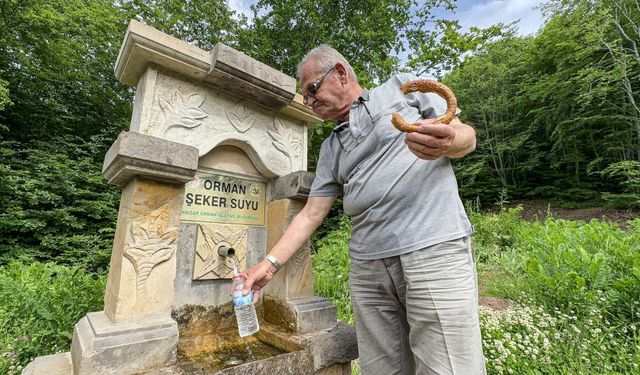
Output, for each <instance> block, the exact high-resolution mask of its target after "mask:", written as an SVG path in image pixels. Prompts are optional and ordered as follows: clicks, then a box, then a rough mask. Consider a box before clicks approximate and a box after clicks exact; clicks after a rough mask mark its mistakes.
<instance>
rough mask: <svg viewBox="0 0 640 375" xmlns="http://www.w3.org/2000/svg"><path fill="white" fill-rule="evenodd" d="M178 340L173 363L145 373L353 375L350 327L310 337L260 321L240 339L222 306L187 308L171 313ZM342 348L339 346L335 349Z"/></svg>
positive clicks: (226, 307)
mask: <svg viewBox="0 0 640 375" xmlns="http://www.w3.org/2000/svg"><path fill="white" fill-rule="evenodd" d="M173 318H174V319H175V320H176V321H177V322H178V327H179V330H180V341H179V343H178V355H177V361H176V363H175V364H173V365H171V366H168V367H165V368H162V369H155V370H153V371H148V372H144V373H141V374H145V375H151V374H154V375H192V374H193V375H245V374H261V375H263V374H265V375H269V374H271V375H284V374H296V375H298V374H327V375H338V374H339V375H343V374H350V373H351V370H350V368H351V366H350V365H349V362H350V361H351V360H352V359H353V358H355V357H356V355H357V354H356V353H357V348H355V346H354V345H347V347H346V348H345V347H344V344H347V343H355V339H354V337H352V336H353V329H351V328H350V327H349V326H347V325H345V324H343V323H338V324H336V326H335V327H332V328H331V329H327V330H324V331H320V332H315V333H310V334H301V335H300V334H295V333H293V332H291V331H290V330H287V329H286V328H283V327H282V326H281V325H277V324H272V323H269V322H266V321H265V320H264V319H260V331H259V332H258V333H256V334H255V335H252V336H249V337H245V338H241V337H240V336H239V335H238V330H237V326H236V322H235V316H234V315H233V308H232V307H231V305H230V304H226V305H223V306H220V307H216V308H211V307H209V308H206V307H202V306H187V307H184V308H181V309H180V310H179V311H177V312H174V314H173ZM340 344H343V345H342V346H343V347H342V348H341V349H339V350H338V348H339V347H340V346H341V345H340Z"/></svg>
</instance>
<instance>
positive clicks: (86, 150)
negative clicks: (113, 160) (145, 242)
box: [0, 137, 120, 270]
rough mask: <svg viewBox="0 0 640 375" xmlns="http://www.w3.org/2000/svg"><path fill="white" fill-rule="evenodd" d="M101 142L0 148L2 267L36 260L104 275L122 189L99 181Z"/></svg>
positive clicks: (5, 145) (3, 145) (4, 145)
mask: <svg viewBox="0 0 640 375" xmlns="http://www.w3.org/2000/svg"><path fill="white" fill-rule="evenodd" d="M102 155H104V147H103V145H101V144H100V143H98V142H89V143H84V141H81V140H79V139H76V138H73V137H68V138H56V139H53V140H50V141H49V142H44V141H35V142H33V143H31V144H28V145H27V144H20V143H17V142H7V141H4V142H0V264H6V263H8V262H10V261H13V260H20V259H23V260H27V259H34V258H35V259H37V260H41V261H50V260H52V261H55V262H58V263H61V264H67V265H82V266H85V267H86V268H88V269H92V270H103V269H106V266H107V265H108V261H109V253H110V250H111V244H112V240H113V235H114V230H115V222H116V216H117V208H118V207H117V206H118V200H119V196H120V192H119V189H118V188H116V187H113V186H109V185H108V184H107V183H106V181H105V180H104V178H103V177H102V175H101V171H100V164H99V163H98V162H97V161H96V159H98V158H99V159H102Z"/></svg>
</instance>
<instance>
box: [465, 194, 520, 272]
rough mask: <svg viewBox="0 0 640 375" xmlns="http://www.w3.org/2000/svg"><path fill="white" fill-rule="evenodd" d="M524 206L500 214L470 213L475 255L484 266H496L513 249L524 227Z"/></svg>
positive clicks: (505, 210)
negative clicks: (501, 256) (503, 253)
mask: <svg viewBox="0 0 640 375" xmlns="http://www.w3.org/2000/svg"><path fill="white" fill-rule="evenodd" d="M521 214H522V206H518V207H516V208H509V209H504V210H501V211H500V212H498V213H486V214H483V213H480V212H478V211H473V210H472V211H470V212H469V220H470V221H471V224H472V225H473V230H474V233H473V254H474V257H475V261H476V262H477V263H479V264H482V265H488V264H494V265H495V264H496V263H497V262H498V261H499V259H500V255H501V253H502V252H503V251H505V250H508V249H509V248H511V246H512V245H513V243H514V241H515V235H516V232H517V230H518V228H519V227H520V226H521V225H523V220H522V219H521V218H520V215H521Z"/></svg>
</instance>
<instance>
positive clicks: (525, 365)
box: [480, 301, 640, 374]
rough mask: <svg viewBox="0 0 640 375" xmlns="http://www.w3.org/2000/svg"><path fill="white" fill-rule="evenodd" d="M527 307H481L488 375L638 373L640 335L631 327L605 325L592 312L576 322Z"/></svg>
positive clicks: (598, 314) (597, 315)
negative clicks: (499, 308)
mask: <svg viewBox="0 0 640 375" xmlns="http://www.w3.org/2000/svg"><path fill="white" fill-rule="evenodd" d="M528 302H529V303H530V304H531V303H532V302H531V301H528ZM532 306H535V305H528V306H527V305H518V304H516V305H514V306H511V307H510V308H509V309H507V310H504V311H494V310H491V309H489V308H481V310H480V327H481V329H482V341H483V347H484V355H485V358H486V359H487V361H486V365H487V372H488V373H489V374H636V373H638V370H639V364H638V363H639V360H640V346H638V344H639V343H640V335H639V334H638V332H637V330H638V327H637V326H636V325H635V324H633V323H627V324H620V323H617V322H616V323H613V322H610V321H608V320H607V319H606V318H604V317H603V316H602V315H601V314H600V313H599V311H597V310H592V311H590V312H589V314H588V315H587V316H586V317H584V319H578V317H577V316H575V315H573V314H571V315H569V314H564V313H561V312H559V311H557V310H556V311H552V312H551V313H550V312H548V311H546V310H547V309H545V308H542V307H532Z"/></svg>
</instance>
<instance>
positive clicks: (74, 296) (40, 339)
mask: <svg viewBox="0 0 640 375" xmlns="http://www.w3.org/2000/svg"><path fill="white" fill-rule="evenodd" d="M105 282H106V278H105V277H104V276H96V275H94V274H91V273H89V272H87V271H85V270H84V269H82V268H80V267H65V266H60V265H56V264H53V263H38V262H35V263H33V264H31V265H28V266H27V265H24V264H22V263H17V262H13V263H11V264H9V265H7V266H4V267H0V348H1V350H0V373H1V374H17V373H19V372H20V370H21V368H22V367H23V366H25V365H26V364H27V363H28V362H29V361H30V360H32V359H33V358H35V357H36V356H41V355H48V354H53V353H56V352H61V351H67V350H69V347H70V344H71V339H72V337H73V326H74V324H75V323H76V322H77V321H78V320H79V319H80V318H81V317H83V316H84V315H85V314H86V313H87V312H90V311H99V310H102V307H103V302H102V296H103V295H104V288H105Z"/></svg>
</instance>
